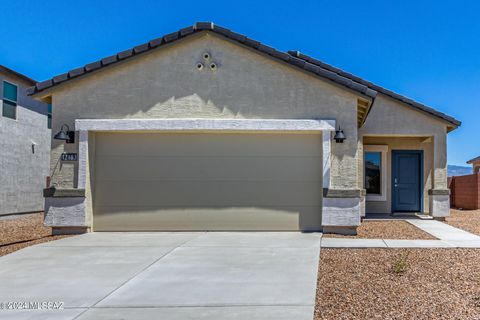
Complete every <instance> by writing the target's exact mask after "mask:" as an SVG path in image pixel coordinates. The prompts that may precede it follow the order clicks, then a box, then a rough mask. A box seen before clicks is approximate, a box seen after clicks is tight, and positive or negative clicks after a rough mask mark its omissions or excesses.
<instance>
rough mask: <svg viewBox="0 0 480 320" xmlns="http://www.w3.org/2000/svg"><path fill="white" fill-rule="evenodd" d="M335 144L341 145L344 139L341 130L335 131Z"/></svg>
mask: <svg viewBox="0 0 480 320" xmlns="http://www.w3.org/2000/svg"><path fill="white" fill-rule="evenodd" d="M333 139H335V141H336V142H337V143H343V140H345V139H346V137H345V134H344V133H343V130H342V128H340V127H338V130H336V131H335V136H334V137H333Z"/></svg>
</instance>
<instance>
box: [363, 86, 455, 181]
mask: <svg viewBox="0 0 480 320" xmlns="http://www.w3.org/2000/svg"><path fill="white" fill-rule="evenodd" d="M367 136H390V137H412V136H413V137H414V136H420V137H431V138H432V151H431V153H432V155H431V156H432V158H433V169H432V170H433V174H432V181H433V182H432V188H434V189H442V190H443V189H447V123H446V122H444V121H442V120H439V119H438V118H434V117H432V116H429V115H426V114H424V113H422V112H420V111H416V110H413V109H411V108H409V107H407V106H405V105H404V104H402V103H400V102H398V101H396V100H393V99H391V98H389V97H387V96H385V95H382V94H379V95H378V96H377V98H376V99H375V103H374V106H373V108H372V110H371V112H370V114H369V116H368V118H367V121H366V122H365V125H364V126H363V127H362V128H361V129H360V130H359V137H360V138H363V137H367ZM362 179H363V178H362Z"/></svg>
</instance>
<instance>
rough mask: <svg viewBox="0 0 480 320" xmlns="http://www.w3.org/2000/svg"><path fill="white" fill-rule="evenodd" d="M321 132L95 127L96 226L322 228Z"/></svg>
mask: <svg viewBox="0 0 480 320" xmlns="http://www.w3.org/2000/svg"><path fill="white" fill-rule="evenodd" d="M321 150H322V139H321V135H314V134H311V135H307V134H301V135H300V134H245V133H244V134H205V133H203V134H200V133H199V134H165V133H134V134H132V133H96V136H95V164H94V166H92V167H93V168H94V174H93V176H94V179H95V186H94V188H93V191H94V196H93V229H94V230H97V231H109V230H110V231H128V230H132V231H141V230H150V231H153V230H319V229H320V227H321V221H320V219H321V214H320V213H321V202H322V192H323V189H322V182H321V180H322V161H321V159H322V157H321Z"/></svg>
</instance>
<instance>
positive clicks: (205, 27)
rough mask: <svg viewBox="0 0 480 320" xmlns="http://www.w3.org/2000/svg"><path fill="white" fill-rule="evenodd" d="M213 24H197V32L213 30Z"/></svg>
mask: <svg viewBox="0 0 480 320" xmlns="http://www.w3.org/2000/svg"><path fill="white" fill-rule="evenodd" d="M213 28H214V27H213V23H212V22H197V23H196V24H195V29H196V30H199V31H200V30H213Z"/></svg>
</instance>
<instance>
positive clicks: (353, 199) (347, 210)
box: [322, 131, 362, 234]
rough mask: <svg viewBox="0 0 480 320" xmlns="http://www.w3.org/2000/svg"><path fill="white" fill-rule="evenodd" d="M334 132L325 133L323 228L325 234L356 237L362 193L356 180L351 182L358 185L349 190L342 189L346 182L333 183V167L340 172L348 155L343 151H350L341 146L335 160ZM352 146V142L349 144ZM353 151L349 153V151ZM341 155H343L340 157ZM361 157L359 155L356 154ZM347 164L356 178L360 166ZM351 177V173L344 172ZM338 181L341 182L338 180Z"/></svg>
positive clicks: (346, 147) (352, 162)
mask: <svg viewBox="0 0 480 320" xmlns="http://www.w3.org/2000/svg"><path fill="white" fill-rule="evenodd" d="M334 133H335V132H334V131H324V132H323V133H322V134H323V206H322V228H323V232H327V233H328V232H333V233H342V234H355V233H356V228H357V227H358V226H359V225H360V216H361V211H362V210H361V208H362V195H361V190H360V189H358V187H357V181H356V179H352V180H353V181H354V182H355V184H354V185H352V186H351V187H350V188H348V189H347V188H344V187H342V184H343V183H342V182H343V181H337V185H335V184H334V183H333V181H332V177H331V173H332V166H333V165H335V166H337V167H336V170H337V172H338V171H339V169H341V168H342V166H343V165H345V164H344V163H343V161H344V158H347V155H346V154H343V152H342V151H341V150H348V147H351V145H350V146H347V145H341V146H339V147H338V148H337V150H336V152H337V156H336V159H335V161H333V157H334V156H333V153H334V150H333V149H334V144H335V143H336V142H333V141H332V138H333V135H334ZM350 144H351V143H350ZM349 151H350V150H349ZM338 153H340V155H339V154H338ZM357 156H358V155H357ZM350 160H353V161H351V162H350V163H348V161H347V162H346V163H347V165H353V167H351V166H350V167H349V169H353V170H352V171H353V173H354V175H355V178H357V177H356V174H357V171H356V169H357V168H356V166H357V163H356V162H355V159H350ZM345 174H348V173H345ZM337 180H338V179H337Z"/></svg>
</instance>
